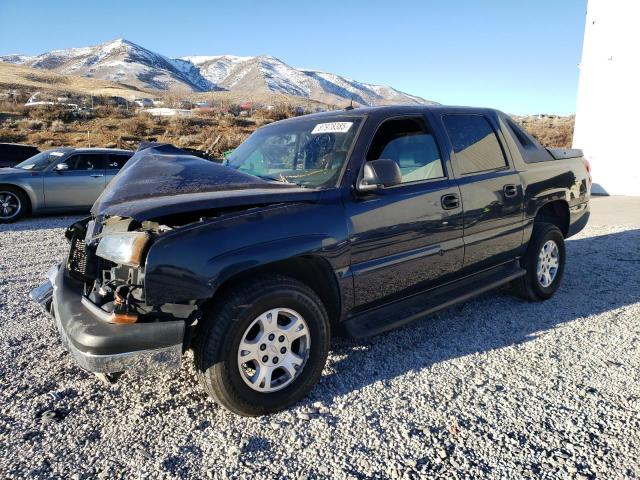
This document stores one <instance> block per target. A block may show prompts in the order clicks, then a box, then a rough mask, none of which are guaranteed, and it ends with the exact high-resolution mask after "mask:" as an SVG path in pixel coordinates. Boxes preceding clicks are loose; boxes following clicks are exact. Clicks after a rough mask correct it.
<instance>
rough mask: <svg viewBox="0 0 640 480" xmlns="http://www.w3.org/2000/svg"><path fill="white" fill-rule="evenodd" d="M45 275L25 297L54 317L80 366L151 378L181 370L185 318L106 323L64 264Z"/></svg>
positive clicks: (96, 370) (99, 310)
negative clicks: (152, 375)
mask: <svg viewBox="0 0 640 480" xmlns="http://www.w3.org/2000/svg"><path fill="white" fill-rule="evenodd" d="M47 276H48V278H49V280H48V281H46V282H45V283H43V284H42V285H40V286H39V287H37V288H35V289H34V290H32V291H31V292H30V294H29V296H30V297H31V299H32V300H34V301H35V302H37V303H39V304H40V305H41V306H42V307H43V308H44V310H45V311H46V312H47V313H48V314H49V315H50V316H51V317H53V319H54V320H55V322H56V325H57V327H58V331H59V332H60V336H61V338H62V343H63V344H64V345H65V346H66V348H67V349H68V350H69V352H70V353H71V355H72V356H73V357H74V359H75V360H76V362H77V363H78V364H79V365H80V366H81V367H82V368H84V369H85V370H88V371H90V372H93V373H97V374H113V373H119V372H124V371H126V372H131V373H133V374H135V375H149V374H153V373H157V372H162V371H166V370H173V369H176V368H179V367H180V363H181V360H182V351H183V339H184V330H185V322H184V321H183V320H172V321H162V322H148V323H133V324H113V323H109V322H106V321H105V320H104V315H100V312H101V309H100V308H99V307H98V306H97V305H95V304H92V303H91V302H89V301H88V299H87V298H86V297H84V296H83V294H82V291H83V286H82V284H81V283H80V282H77V281H75V280H73V279H72V278H70V277H69V276H68V275H67V274H66V272H65V269H64V266H56V267H53V268H52V269H51V270H50V271H49V273H48V275H47Z"/></svg>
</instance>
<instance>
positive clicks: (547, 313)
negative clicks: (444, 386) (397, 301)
mask: <svg viewBox="0 0 640 480" xmlns="http://www.w3.org/2000/svg"><path fill="white" fill-rule="evenodd" d="M638 268H640V230H627V231H622V232H617V233H612V234H607V235H602V236H596V237H588V238H578V239H575V240H568V241H567V263H566V267H565V272H564V278H563V282H562V285H561V287H560V289H559V290H558V291H557V293H556V295H555V296H554V297H553V298H551V299H550V300H548V301H546V302H539V303H529V302H526V301H524V300H520V299H519V298H516V297H514V296H511V295H510V293H509V292H508V290H507V289H502V290H498V291H495V292H491V293H488V294H485V295H482V296H480V297H478V298H477V299H475V300H472V301H469V302H466V303H462V304H459V305H456V306H453V307H450V308H448V309H446V310H443V311H441V312H439V313H436V314H434V315H431V316H428V317H425V318H424V319H421V320H418V321H416V322H413V323H411V324H409V325H407V326H404V327H402V328H400V329H398V330H394V331H391V332H389V333H385V334H381V335H378V336H375V337H372V338H370V339H367V340H364V341H355V340H351V339H345V338H339V339H335V340H334V342H333V346H332V350H331V352H330V358H329V362H328V368H327V370H325V375H323V377H322V379H321V382H320V385H319V386H318V387H316V388H315V389H314V390H313V393H312V395H311V397H310V398H308V399H307V400H305V401H303V402H304V403H312V402H314V401H318V400H320V401H325V402H331V399H332V398H333V397H337V396H342V395H345V394H347V393H350V392H352V391H355V390H359V389H362V388H364V387H367V386H369V385H372V384H374V383H377V382H381V383H382V386H383V387H384V386H387V383H388V382H390V381H392V380H393V379H394V378H395V377H397V376H400V375H406V374H409V373H410V372H412V371H421V370H424V369H428V368H431V367H432V366H434V365H436V364H438V363H440V362H444V361H447V360H452V359H456V358H459V357H463V356H467V355H473V354H477V353H482V352H488V351H491V350H496V349H501V348H504V347H508V346H512V345H519V344H524V343H526V342H530V341H533V340H535V339H536V338H537V337H538V336H541V335H544V333H545V332H546V331H549V330H552V329H554V328H556V327H559V326H562V325H564V324H567V323H570V322H574V321H579V319H581V318H584V317H588V316H590V315H595V314H599V313H603V312H606V311H611V310H615V309H618V308H621V307H625V306H627V305H630V304H634V303H637V302H639V301H640V275H639V274H638ZM479 361H482V360H479ZM465 376H467V373H465V372H463V371H461V373H460V379H463V378H464V377H465ZM453 383H455V382H453ZM452 387H455V385H452Z"/></svg>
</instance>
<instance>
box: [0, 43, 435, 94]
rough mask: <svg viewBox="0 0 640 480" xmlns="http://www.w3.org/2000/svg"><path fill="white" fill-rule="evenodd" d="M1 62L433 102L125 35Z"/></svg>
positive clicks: (167, 81) (153, 81)
mask: <svg viewBox="0 0 640 480" xmlns="http://www.w3.org/2000/svg"><path fill="white" fill-rule="evenodd" d="M0 62H8V63H14V64H18V65H26V66H29V67H33V68H43V69H47V70H53V71H55V72H58V73H62V74H67V75H81V76H84V77H93V78H99V79H103V80H111V81H115V82H120V83H123V84H129V85H135V86H138V87H144V88H155V89H159V90H166V91H176V92H178V91H180V92H185V91H191V92H207V91H216V90H228V91H238V92H242V91H246V92H252V93H256V92H259V93H283V94H287V95H294V96H299V97H305V98H309V99H312V100H318V101H321V102H326V103H337V104H344V103H345V101H351V100H353V102H354V103H358V104H361V105H383V104H401V103H404V104H407V103H408V104H428V103H433V102H430V101H428V100H425V99H423V98H421V97H417V96H414V95H409V94H407V93H404V92H401V91H399V90H396V89H394V88H392V87H389V86H382V85H372V84H369V83H363V82H357V81H355V80H350V79H348V78H345V77H341V76H340V75H336V74H333V73H327V72H320V71H315V70H306V69H298V68H294V67H291V66H289V65H287V64H286V63H284V62H283V61H281V60H279V59H277V58H275V57H272V56H268V55H261V56H257V57H238V56H233V55H218V56H197V55H194V56H187V57H182V58H178V59H171V58H168V57H165V56H164V55H160V54H158V53H155V52H152V51H150V50H147V49H146V48H143V47H141V46H139V45H136V44H135V43H132V42H129V41H128V40H124V39H122V38H119V39H117V40H113V41H110V42H107V43H103V44H100V45H96V46H93V47H83V48H70V49H67V50H54V51H51V52H47V53H43V54H41V55H37V56H27V55H15V54H14V55H4V56H0Z"/></svg>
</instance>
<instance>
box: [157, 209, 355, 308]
mask: <svg viewBox="0 0 640 480" xmlns="http://www.w3.org/2000/svg"><path fill="white" fill-rule="evenodd" d="M346 238H347V232H346V222H345V221H344V211H343V209H342V205H341V204H340V205H337V204H334V205H328V204H321V205H319V204H291V205H278V206H272V207H266V208H260V209H256V211H251V212H245V213H243V214H240V215H235V216H232V217H230V218H223V219H218V220H211V221H206V222H203V223H202V224H201V225H197V226H192V227H185V228H184V230H181V229H177V230H175V231H173V232H170V233H168V234H165V235H163V236H162V237H160V238H159V239H158V240H157V241H156V243H155V244H154V245H153V246H152V247H151V249H150V250H149V253H148V256H147V261H146V271H145V295H146V302H147V304H149V305H160V304H164V303H183V302H187V301H192V300H204V299H208V298H211V297H212V296H213V294H214V293H215V291H216V290H217V289H218V288H219V286H220V285H221V284H222V283H224V281H225V280H227V279H229V278H230V277H232V276H234V275H236V274H238V273H242V272H244V271H247V270H249V269H253V268H255V267H259V266H262V265H266V264H269V263H273V262H277V261H280V260H286V259H290V258H294V257H298V256H301V255H318V256H320V257H323V258H325V259H326V260H328V261H329V263H330V265H331V267H332V268H333V270H334V271H338V270H340V269H343V268H345V267H347V266H348V265H349V258H348V247H347V244H348V242H347V240H346Z"/></svg>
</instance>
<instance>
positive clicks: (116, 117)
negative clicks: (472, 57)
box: [0, 102, 573, 157]
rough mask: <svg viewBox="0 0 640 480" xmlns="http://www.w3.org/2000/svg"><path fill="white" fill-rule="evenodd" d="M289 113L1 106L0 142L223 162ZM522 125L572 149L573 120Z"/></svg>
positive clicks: (283, 110)
mask: <svg viewBox="0 0 640 480" xmlns="http://www.w3.org/2000/svg"><path fill="white" fill-rule="evenodd" d="M294 113H295V112H294V111H293V109H292V108H290V107H286V106H283V107H278V108H275V109H273V110H269V111H258V112H254V116H253V117H236V116H233V115H230V114H228V113H220V112H219V111H214V110H208V111H201V112H198V113H196V114H195V115H193V116H190V117H171V118H167V117H152V116H150V115H148V114H146V113H135V112H134V111H127V110H125V109H122V108H117V107H113V106H109V105H101V106H98V107H97V108H96V109H95V110H94V112H93V118H75V117H74V116H73V115H72V114H71V113H70V111H69V110H68V109H65V108H63V107H57V106H46V107H38V108H33V107H32V108H28V109H27V108H23V107H21V106H20V105H16V104H13V103H10V102H4V103H2V102H0V142H19V143H28V144H32V145H36V146H38V147H40V148H51V147H57V146H74V147H87V146H92V147H98V146H99V147H108V148H114V147H118V148H129V149H134V150H135V149H136V148H137V147H138V144H139V143H140V142H142V141H158V142H166V143H171V144H174V145H176V146H178V147H190V148H196V149H199V150H202V151H206V152H209V154H210V155H212V156H215V157H220V156H221V155H222V153H223V152H225V151H227V150H230V149H232V148H235V147H237V146H238V145H239V144H240V143H241V142H242V141H244V140H245V139H246V138H247V137H248V136H249V135H250V134H251V133H252V132H253V131H254V130H255V129H256V128H258V127H260V126H262V125H265V124H267V123H270V122H272V121H274V120H278V119H280V118H283V117H288V116H292V115H294ZM516 120H518V121H519V122H520V123H521V124H522V125H523V126H524V128H526V129H527V130H528V131H529V132H530V133H531V134H532V135H533V136H535V137H536V138H537V139H538V140H539V141H540V142H541V143H542V144H543V145H545V146H553V147H569V146H570V145H571V137H572V132H573V117H558V118H542V119H540V118H533V117H527V118H524V119H523V118H521V119H516Z"/></svg>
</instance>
